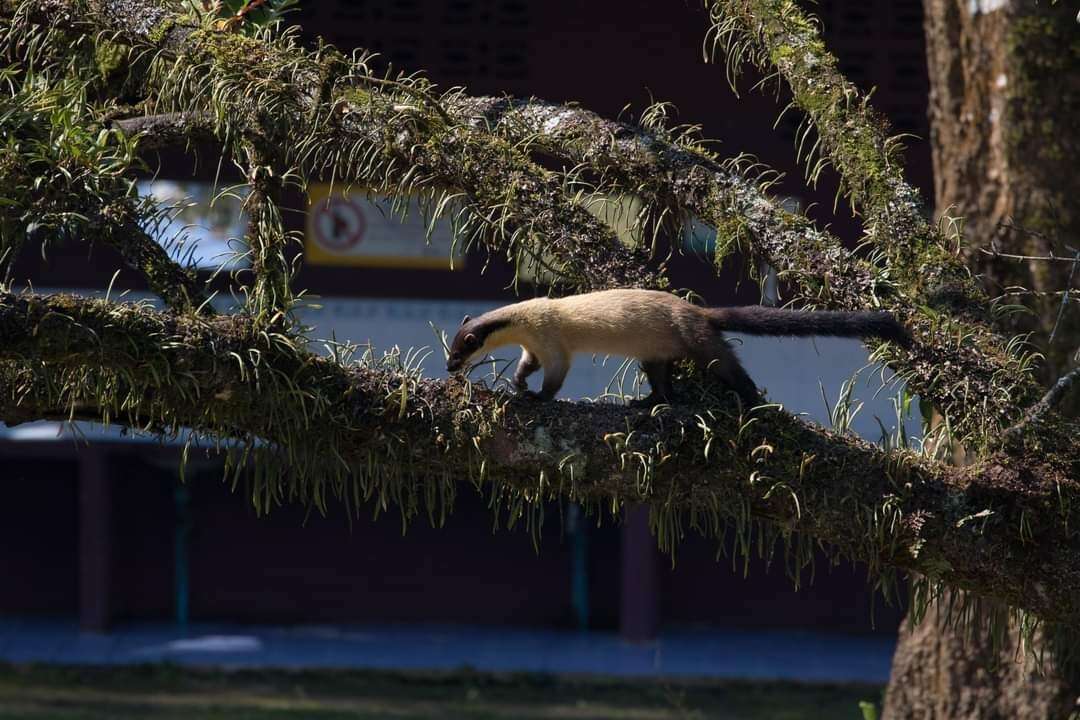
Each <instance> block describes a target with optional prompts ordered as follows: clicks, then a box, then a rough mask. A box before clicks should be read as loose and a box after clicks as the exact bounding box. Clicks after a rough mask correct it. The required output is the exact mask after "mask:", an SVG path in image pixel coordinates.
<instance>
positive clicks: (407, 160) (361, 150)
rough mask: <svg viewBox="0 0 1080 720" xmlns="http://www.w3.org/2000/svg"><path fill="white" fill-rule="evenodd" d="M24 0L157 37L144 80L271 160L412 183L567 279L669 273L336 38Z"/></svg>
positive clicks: (516, 159) (149, 42) (487, 237)
mask: <svg viewBox="0 0 1080 720" xmlns="http://www.w3.org/2000/svg"><path fill="white" fill-rule="evenodd" d="M8 4H9V5H10V4H11V3H8ZM23 4H24V5H26V6H29V7H31V8H38V9H41V8H42V7H43V6H44V5H46V4H47V5H49V7H50V8H51V9H53V10H55V9H56V6H62V7H63V8H64V9H65V12H64V13H63V16H64V17H67V18H71V17H80V15H79V14H80V12H82V13H83V15H82V16H81V21H82V22H88V23H90V24H91V26H92V27H93V28H96V29H97V30H104V31H108V32H110V33H113V37H114V38H115V39H118V40H123V41H125V42H127V43H129V44H132V45H135V46H137V47H146V46H150V47H152V48H153V49H155V50H156V51H158V52H157V54H156V56H155V59H154V62H153V67H152V69H151V72H150V73H149V78H150V79H149V81H148V88H147V90H148V92H150V93H151V94H152V95H153V96H154V97H155V98H156V99H157V102H158V105H157V107H156V108H155V109H156V111H158V112H162V113H170V112H190V111H193V110H194V111H199V112H207V113H209V114H210V115H211V116H212V117H213V118H214V119H215V125H216V127H215V129H216V131H217V133H218V135H219V137H221V138H223V139H228V138H236V137H239V136H240V135H241V134H242V133H244V132H248V133H256V134H258V135H260V136H262V137H263V138H265V139H266V142H267V147H269V148H272V149H273V156H272V157H271V158H270V159H271V160H272V161H273V162H274V169H275V171H276V172H277V173H278V174H281V175H286V174H288V173H290V172H291V171H292V170H293V169H294V168H298V169H301V170H302V171H303V173H304V174H305V175H307V176H308V177H323V178H326V179H331V178H333V179H336V180H337V181H338V182H340V183H346V184H359V185H362V186H366V187H368V188H371V189H372V190H375V191H378V192H383V193H388V194H390V195H391V196H394V197H397V198H399V199H407V198H409V197H410V196H413V195H417V194H418V195H420V196H421V197H422V199H423V200H424V203H423V204H424V207H425V208H426V209H427V210H428V211H431V212H435V211H441V212H457V211H458V210H459V208H460V207H464V208H466V209H467V210H468V213H466V214H460V215H458V216H457V217H458V219H459V220H462V222H461V223H460V224H461V231H462V232H461V234H462V235H463V236H464V237H465V238H466V239H467V240H469V239H475V240H479V241H484V242H486V243H487V244H488V247H490V248H492V249H500V250H506V251H508V252H509V254H510V255H511V256H512V258H513V259H514V260H515V261H516V262H518V263H519V264H525V265H529V266H531V269H532V270H539V271H547V272H549V273H551V274H553V275H554V276H555V278H556V280H558V281H561V283H562V284H563V285H565V286H570V287H575V288H578V289H583V290H592V289H599V288H602V287H663V286H665V285H666V281H665V279H664V277H663V274H662V273H661V272H659V271H658V270H657V269H655V268H653V267H651V263H650V259H649V256H648V253H647V252H646V251H645V250H643V249H640V248H628V247H626V246H624V245H623V244H622V243H620V242H619V240H618V238H617V237H616V235H615V233H614V231H613V230H612V229H611V228H609V227H607V226H606V225H604V224H603V223H602V222H600V221H599V220H597V219H596V218H595V217H593V216H592V215H591V214H590V213H589V212H588V211H587V210H586V209H585V208H583V207H581V206H580V205H579V204H577V203H576V202H574V201H573V200H572V199H571V197H570V194H571V193H570V192H568V188H567V185H566V181H565V178H563V177H562V176H560V175H558V174H555V173H552V172H548V171H546V170H544V169H543V168H541V167H540V166H539V165H537V164H536V163H534V162H532V161H531V160H530V159H529V158H528V156H527V155H526V154H525V153H524V152H522V151H521V150H520V149H519V148H517V147H515V146H514V145H513V144H512V143H509V142H506V141H505V140H502V139H500V138H497V137H493V136H491V135H490V134H489V133H486V132H480V131H477V130H475V129H472V128H470V127H468V126H465V125H457V124H453V123H448V122H447V117H446V115H445V114H444V113H441V112H440V111H439V108H438V105H437V103H433V102H425V101H424V98H425V97H427V96H428V95H427V92H426V90H425V87H426V86H425V85H424V83H423V82H420V81H406V80H402V81H395V82H394V83H389V84H387V83H385V82H383V81H381V80H380V79H379V78H376V77H374V75H373V73H372V71H371V70H370V69H369V68H368V67H367V66H366V65H365V64H364V62H363V60H359V61H352V60H349V59H347V58H345V57H344V56H342V55H341V54H340V53H338V52H337V51H335V50H333V49H332V48H329V47H323V48H321V49H320V50H318V51H307V50H304V49H303V48H300V47H298V46H297V45H296V44H295V42H293V39H292V38H291V37H290V36H282V37H274V38H270V37H258V38H255V37H248V36H243V35H239V34H233V33H230V32H226V31H223V30H220V29H217V28H215V27H213V26H210V25H204V26H200V25H198V24H196V23H195V22H194V20H193V19H191V18H189V17H185V16H183V15H180V14H176V13H175V12H173V11H171V10H168V9H166V8H163V7H161V6H159V5H157V4H156V3H153V2H150V1H149V0H95V2H94V3H92V6H93V11H92V12H89V11H88V9H87V8H86V4H85V3H84V2H80V0H69V2H67V3H66V4H65V3H63V2H61V1H60V0H36V1H35V0H24V3H23ZM2 10H3V7H2V6H0V11H2ZM36 15H37V16H41V15H43V13H41V12H38V13H37V14H36ZM161 28H167V30H166V31H164V32H162V31H160V29H161ZM395 87H396V88H398V91H397V92H395ZM384 88H385V90H384ZM571 192H572V191H571Z"/></svg>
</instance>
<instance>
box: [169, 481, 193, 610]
mask: <svg viewBox="0 0 1080 720" xmlns="http://www.w3.org/2000/svg"><path fill="white" fill-rule="evenodd" d="M190 500H191V494H190V492H189V491H188V488H187V486H186V485H182V484H178V485H177V486H176V490H175V491H174V492H173V506H174V507H175V510H176V528H175V536H174V539H173V592H174V593H175V606H176V624H177V625H178V626H179V627H180V628H181V629H184V630H186V629H187V625H188V617H189V600H190V569H191V568H190V565H189V558H188V535H189V534H190V533H191V503H190Z"/></svg>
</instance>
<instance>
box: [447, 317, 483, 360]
mask: <svg viewBox="0 0 1080 720" xmlns="http://www.w3.org/2000/svg"><path fill="white" fill-rule="evenodd" d="M471 324H472V322H471V320H470V319H469V316H468V315H466V316H465V319H464V320H462V321H461V328H460V329H459V330H458V331H457V335H455V336H454V341H453V342H452V343H450V355H449V357H447V358H446V369H447V371H449V372H460V371H461V370H463V369H464V368H465V365H466V364H468V362H469V359H470V358H472V356H473V355H475V354H476V351H477V350H479V349H480V347H481V346H482V345H483V344H484V343H483V341H482V340H481V339H480V337H479V335H477V334H476V331H475V330H476V329H475V328H472V327H470V325H471Z"/></svg>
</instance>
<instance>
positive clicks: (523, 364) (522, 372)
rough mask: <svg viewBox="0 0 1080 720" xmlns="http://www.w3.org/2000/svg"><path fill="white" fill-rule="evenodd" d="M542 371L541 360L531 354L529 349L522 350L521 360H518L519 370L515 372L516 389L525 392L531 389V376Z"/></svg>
mask: <svg viewBox="0 0 1080 720" xmlns="http://www.w3.org/2000/svg"><path fill="white" fill-rule="evenodd" d="M539 369H540V358H538V357H536V356H535V355H533V354H532V353H531V352H529V349H528V348H521V359H520V360H518V364H517V369H516V370H514V389H515V390H517V391H518V392H525V391H526V390H528V389H529V384H528V379H529V376H530V375H532V374H533V373H534V372H536V371H537V370H539Z"/></svg>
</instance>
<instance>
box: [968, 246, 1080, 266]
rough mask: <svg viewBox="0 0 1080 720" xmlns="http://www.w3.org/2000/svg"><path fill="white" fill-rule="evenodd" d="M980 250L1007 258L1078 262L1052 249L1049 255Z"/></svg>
mask: <svg viewBox="0 0 1080 720" xmlns="http://www.w3.org/2000/svg"><path fill="white" fill-rule="evenodd" d="M1069 250H1070V251H1072V252H1074V253H1075V252H1080V250H1077V249H1075V248H1069ZM979 252H981V253H982V254H983V255H989V256H991V257H997V258H1005V259H1006V260H1032V261H1040V262H1067V263H1072V262H1076V260H1075V258H1073V257H1066V256H1064V255H1055V254H1054V252H1053V251H1052V250H1051V251H1050V254H1049V255H1016V254H1014V253H1004V252H1001V251H1000V250H998V249H996V248H991V249H990V250H987V249H986V248H979Z"/></svg>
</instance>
